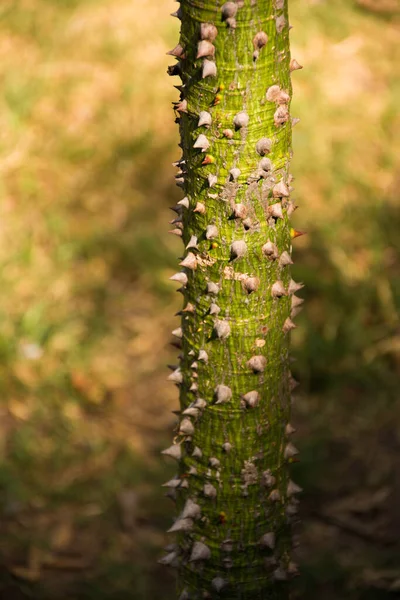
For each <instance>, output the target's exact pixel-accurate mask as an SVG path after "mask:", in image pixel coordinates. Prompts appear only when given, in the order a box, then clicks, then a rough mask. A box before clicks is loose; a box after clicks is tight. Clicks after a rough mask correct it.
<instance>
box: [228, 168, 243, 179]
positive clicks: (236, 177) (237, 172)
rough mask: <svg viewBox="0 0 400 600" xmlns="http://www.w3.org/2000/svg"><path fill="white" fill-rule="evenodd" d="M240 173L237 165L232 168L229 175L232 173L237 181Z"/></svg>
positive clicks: (232, 176)
mask: <svg viewBox="0 0 400 600" xmlns="http://www.w3.org/2000/svg"><path fill="white" fill-rule="evenodd" d="M240 174H241V170H240V169H237V168H236V167H234V168H233V169H231V170H230V171H229V175H230V177H231V180H232V181H237V180H238V179H239V177H240Z"/></svg>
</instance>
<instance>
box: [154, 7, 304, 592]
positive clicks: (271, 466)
mask: <svg viewBox="0 0 400 600" xmlns="http://www.w3.org/2000/svg"><path fill="white" fill-rule="evenodd" d="M175 16H177V17H178V18H179V19H180V20H181V22H182V26H181V36H180V41H179V44H178V45H177V46H176V48H174V49H173V50H172V51H171V52H170V54H172V55H173V56H174V57H175V58H176V59H177V62H176V63H175V64H174V65H173V66H172V67H170V69H169V72H170V74H172V75H179V76H180V77H181V79H182V85H180V86H178V89H179V91H180V95H181V98H180V101H179V102H177V103H176V104H175V110H176V112H177V122H178V123H179V128H180V134H181V148H182V151H183V155H182V158H181V159H180V160H179V161H178V162H177V163H176V166H177V167H178V169H179V172H178V174H177V184H178V185H179V186H181V187H182V188H183V190H184V198H183V199H182V200H181V201H180V202H179V204H178V205H177V207H175V210H176V213H177V217H176V219H174V221H173V230H172V232H173V233H175V234H176V235H179V236H181V237H182V241H183V245H184V248H185V250H184V256H183V257H182V260H181V262H180V263H179V264H180V266H181V268H182V270H181V271H180V272H179V273H177V274H175V275H174V276H173V277H172V279H174V280H176V281H178V282H179V283H180V284H181V286H182V287H181V288H180V291H181V292H182V294H183V297H184V301H183V309H182V312H181V313H180V314H181V326H180V327H179V328H177V329H176V330H175V331H174V332H173V334H174V336H175V337H176V339H177V345H179V346H180V347H181V348H182V350H181V355H180V359H181V364H180V366H179V367H177V368H176V369H175V370H174V371H173V372H172V374H171V376H170V380H171V381H173V382H174V383H176V384H177V385H178V386H179V388H180V418H179V424H178V426H177V431H176V437H175V440H174V444H173V445H172V446H171V447H170V448H168V449H167V450H166V451H164V453H165V454H166V455H170V456H172V458H175V459H176V460H177V462H178V474H177V475H176V477H175V478H174V479H173V480H171V481H169V482H167V484H166V486H167V487H168V488H169V494H170V495H171V496H173V497H174V498H175V499H176V502H177V508H178V514H179V516H178V518H177V520H176V521H175V523H174V525H173V526H172V528H171V529H170V531H171V532H176V533H177V540H176V544H171V546H170V547H169V548H168V549H167V554H166V556H165V557H164V558H163V559H162V560H161V562H162V563H164V564H170V565H172V566H176V567H177V568H178V574H179V575H178V586H179V597H180V599H181V600H184V599H185V598H186V599H202V598H220V597H221V598H229V599H233V598H235V599H236V598H237V599H239V598H240V599H241V600H256V599H257V600H261V599H267V598H268V599H272V598H280V599H281V598H287V597H288V587H287V581H288V580H289V579H290V577H291V576H292V575H293V574H295V566H294V564H293V563H292V562H291V560H290V548H291V540H290V521H291V518H292V517H293V515H294V514H295V513H296V504H297V500H296V499H295V494H296V493H297V492H298V491H300V489H299V488H298V487H297V486H296V485H295V484H294V483H293V482H291V481H290V479H289V474H288V464H289V463H290V462H292V461H293V460H294V457H295V455H296V454H297V450H296V448H295V446H294V445H293V444H292V442H291V441H290V437H291V434H292V433H293V428H292V427H291V425H290V423H289V417H290V399H291V390H292V388H293V385H294V381H293V379H292V376H291V373H290V360H289V337H290V330H291V329H292V328H293V327H294V324H293V321H292V318H293V317H294V316H295V314H296V313H297V312H298V311H299V305H300V304H301V302H302V301H301V299H300V298H298V297H296V296H295V292H296V291H297V290H298V289H300V288H301V285H298V284H296V283H295V282H294V281H293V280H292V279H291V274H290V265H291V264H292V260H291V242H292V238H293V237H295V236H296V235H297V233H298V232H296V231H294V230H293V229H292V228H291V226H290V216H291V214H292V213H293V211H294V209H295V206H294V204H293V203H292V202H291V200H290V179H291V178H290V175H289V170H288V169H289V161H290V157H291V128H292V120H291V118H290V114H289V106H290V97H291V83H290V71H292V70H294V69H297V68H301V67H300V65H298V63H297V62H296V61H294V60H293V61H291V59H290V51H289V25H288V14H287V3H286V1H285V0H244V1H239V0H238V1H237V2H226V3H225V4H224V3H223V2H221V1H220V0H197V1H194V0H182V2H181V4H180V8H179V9H178V10H177V12H176V13H175Z"/></svg>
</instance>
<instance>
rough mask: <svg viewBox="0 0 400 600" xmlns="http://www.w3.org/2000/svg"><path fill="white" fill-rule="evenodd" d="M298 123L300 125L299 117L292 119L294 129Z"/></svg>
mask: <svg viewBox="0 0 400 600" xmlns="http://www.w3.org/2000/svg"><path fill="white" fill-rule="evenodd" d="M297 123H300V119H298V118H297V117H293V119H292V127H296V125H297Z"/></svg>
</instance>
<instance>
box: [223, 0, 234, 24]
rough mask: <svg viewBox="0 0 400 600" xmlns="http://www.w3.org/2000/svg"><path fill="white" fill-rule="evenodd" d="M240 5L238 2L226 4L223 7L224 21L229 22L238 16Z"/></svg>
mask: <svg viewBox="0 0 400 600" xmlns="http://www.w3.org/2000/svg"><path fill="white" fill-rule="evenodd" d="M237 11H238V5H237V4H236V2H225V4H223V5H222V7H221V13H222V20H223V21H227V20H228V19H231V18H232V17H235V16H236V13H237Z"/></svg>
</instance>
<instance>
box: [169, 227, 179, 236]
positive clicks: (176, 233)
mask: <svg viewBox="0 0 400 600" xmlns="http://www.w3.org/2000/svg"><path fill="white" fill-rule="evenodd" d="M168 233H172V235H177V236H178V237H182V231H181V230H180V229H170V230H169V231H168Z"/></svg>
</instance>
